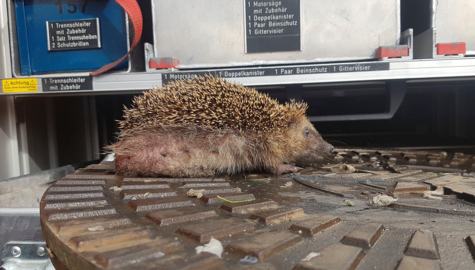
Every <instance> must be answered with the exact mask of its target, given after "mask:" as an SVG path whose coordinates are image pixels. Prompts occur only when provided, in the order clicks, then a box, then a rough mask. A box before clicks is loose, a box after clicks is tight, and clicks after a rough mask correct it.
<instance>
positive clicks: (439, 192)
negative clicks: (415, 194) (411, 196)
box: [422, 187, 444, 201]
mask: <svg viewBox="0 0 475 270" xmlns="http://www.w3.org/2000/svg"><path fill="white" fill-rule="evenodd" d="M432 195H444V188H443V187H437V189H436V190H433V191H430V190H428V191H424V193H423V194H422V197H423V198H426V199H431V200H439V201H441V200H442V197H436V196H432Z"/></svg>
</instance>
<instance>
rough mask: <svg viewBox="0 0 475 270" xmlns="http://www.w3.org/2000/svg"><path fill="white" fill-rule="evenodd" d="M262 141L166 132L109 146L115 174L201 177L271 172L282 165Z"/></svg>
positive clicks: (224, 133)
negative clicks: (114, 162) (252, 171)
mask: <svg viewBox="0 0 475 270" xmlns="http://www.w3.org/2000/svg"><path fill="white" fill-rule="evenodd" d="M260 140H263V138H262V137H261V138H260V137H259V136H257V137H256V136H255V135H250V134H247V133H245V132H240V131H235V130H211V129H204V128H166V129H155V130H152V131H143V132H140V133H136V134H133V135H128V136H124V137H122V138H121V139H120V141H119V142H118V143H116V144H114V145H112V146H111V149H113V150H114V152H115V153H116V169H117V172H118V173H121V174H125V175H129V176H136V175H143V176H147V175H148V176H150V175H168V176H172V177H202V176H212V175H215V174H234V173H239V172H242V171H248V170H253V169H264V170H270V171H275V169H274V168H276V167H277V166H278V164H280V163H282V161H281V160H278V159H276V158H274V157H273V156H272V154H271V151H270V149H263V147H262V146H263V144H262V142H260V143H259V141H260Z"/></svg>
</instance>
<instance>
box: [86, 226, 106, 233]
mask: <svg viewBox="0 0 475 270" xmlns="http://www.w3.org/2000/svg"><path fill="white" fill-rule="evenodd" d="M87 230H88V231H90V232H96V231H103V230H104V227H102V226H101V225H98V226H95V227H91V228H87Z"/></svg>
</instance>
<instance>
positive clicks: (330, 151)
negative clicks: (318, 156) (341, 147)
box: [323, 142, 335, 156]
mask: <svg viewBox="0 0 475 270" xmlns="http://www.w3.org/2000/svg"><path fill="white" fill-rule="evenodd" d="M324 143H325V145H324V146H323V149H324V151H325V153H326V154H328V155H329V156H330V155H333V151H334V150H335V148H334V147H333V145H331V144H329V143H327V142H324Z"/></svg>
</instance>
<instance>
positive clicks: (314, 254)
mask: <svg viewBox="0 0 475 270" xmlns="http://www.w3.org/2000/svg"><path fill="white" fill-rule="evenodd" d="M320 255H321V254H320V253H318V252H310V254H308V255H307V257H305V258H303V259H302V262H308V261H310V260H311V259H313V258H315V257H318V256H320Z"/></svg>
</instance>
